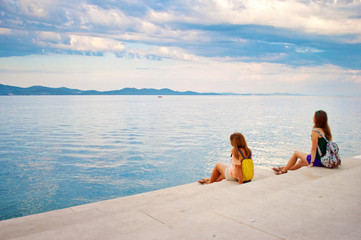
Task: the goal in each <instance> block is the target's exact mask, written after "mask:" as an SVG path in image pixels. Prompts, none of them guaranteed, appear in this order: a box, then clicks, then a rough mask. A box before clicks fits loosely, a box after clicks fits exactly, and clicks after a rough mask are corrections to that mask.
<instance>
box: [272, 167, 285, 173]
mask: <svg viewBox="0 0 361 240" xmlns="http://www.w3.org/2000/svg"><path fill="white" fill-rule="evenodd" d="M282 169H283V167H274V168H272V170H273V171H275V172H279V171H281V170H282Z"/></svg>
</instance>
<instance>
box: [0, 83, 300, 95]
mask: <svg viewBox="0 0 361 240" xmlns="http://www.w3.org/2000/svg"><path fill="white" fill-rule="evenodd" d="M0 95H2V96H6V95H7V96H9V95H10V96H12V95H158V96H160V95H262V96H268V95H296V96H300V94H289V93H272V94H237V93H199V92H193V91H186V92H179V91H173V90H171V89H168V88H163V89H153V88H142V89H137V88H123V89H121V90H112V91H96V90H87V91H83V90H79V89H70V88H65V87H61V88H49V87H43V86H33V87H28V88H21V87H14V86H8V85H2V84H0Z"/></svg>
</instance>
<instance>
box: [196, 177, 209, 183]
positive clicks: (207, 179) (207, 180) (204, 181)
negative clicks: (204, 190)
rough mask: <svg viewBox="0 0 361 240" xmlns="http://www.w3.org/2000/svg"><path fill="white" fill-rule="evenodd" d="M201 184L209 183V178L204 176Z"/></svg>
mask: <svg viewBox="0 0 361 240" xmlns="http://www.w3.org/2000/svg"><path fill="white" fill-rule="evenodd" d="M198 182H199V183H200V184H207V183H208V182H209V178H203V179H202V180H199V181H198Z"/></svg>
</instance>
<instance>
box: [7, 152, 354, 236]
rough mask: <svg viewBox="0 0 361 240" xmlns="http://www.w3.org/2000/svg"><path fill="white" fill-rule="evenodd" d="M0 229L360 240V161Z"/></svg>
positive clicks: (157, 195)
mask: <svg viewBox="0 0 361 240" xmlns="http://www.w3.org/2000/svg"><path fill="white" fill-rule="evenodd" d="M342 164H343V166H342V167H341V168H339V169H326V168H302V169H300V170H298V171H294V172H289V173H287V174H284V175H280V176H275V175H274V174H273V171H271V170H269V169H256V175H255V179H254V180H253V181H252V182H251V183H247V184H243V185H238V184H237V183H235V182H228V181H222V182H220V183H214V184H211V185H200V184H198V183H191V184H187V185H183V186H178V187H173V188H168V189H162V190H158V191H154V192H149V193H143V194H138V195H134V196H129V197H123V198H118V199H113V200H108V201H102V202H97V203H92V204H86V205H81V206H76V207H71V208H66V209H62V210H57V211H52V212H47V213H42V214H36V215H32V216H26V217H21V218H15V219H10V220H5V221H1V222H0V239H122V240H123V239H361V189H360V186H361V156H357V157H354V158H349V159H344V160H343V161H342Z"/></svg>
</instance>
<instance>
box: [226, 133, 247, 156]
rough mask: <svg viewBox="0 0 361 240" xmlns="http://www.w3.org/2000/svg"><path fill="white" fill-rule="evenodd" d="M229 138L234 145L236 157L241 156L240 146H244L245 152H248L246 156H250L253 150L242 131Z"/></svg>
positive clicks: (233, 151)
mask: <svg viewBox="0 0 361 240" xmlns="http://www.w3.org/2000/svg"><path fill="white" fill-rule="evenodd" d="M229 138H230V141H231V145H232V146H233V150H232V153H233V154H234V157H235V158H237V159H238V158H239V157H240V153H239V150H238V149H239V148H242V149H243V150H244V151H245V153H246V156H245V157H248V156H249V154H250V153H251V150H250V149H249V148H248V146H247V142H246V139H245V138H244V136H243V135H242V133H239V132H235V133H233V134H232V135H231V136H230V137H229Z"/></svg>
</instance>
